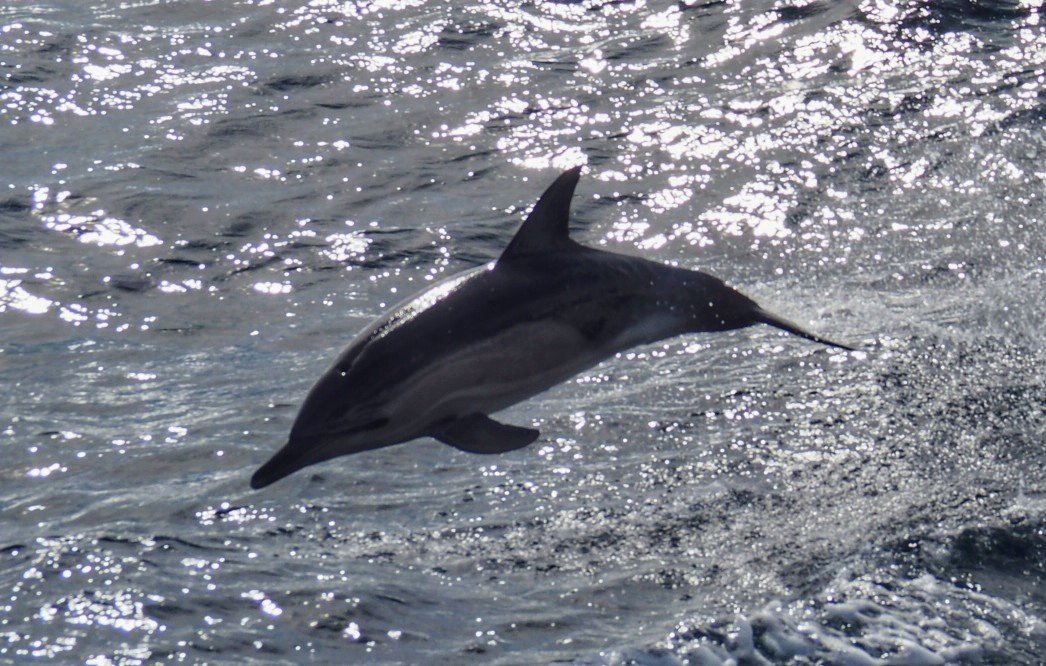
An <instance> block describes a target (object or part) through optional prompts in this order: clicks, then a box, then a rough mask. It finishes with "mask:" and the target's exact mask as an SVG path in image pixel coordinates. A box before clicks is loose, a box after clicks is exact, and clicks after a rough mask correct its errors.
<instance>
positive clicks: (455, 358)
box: [386, 320, 606, 425]
mask: <svg viewBox="0 0 1046 666" xmlns="http://www.w3.org/2000/svg"><path fill="white" fill-rule="evenodd" d="M605 356H606V354H603V353H600V352H599V350H596V349H594V348H593V347H592V346H591V345H590V343H589V341H588V340H587V339H586V338H585V337H584V336H583V335H582V334H581V332H579V331H578V330H577V329H576V328H574V327H573V326H570V325H569V324H566V323H563V322H561V321H556V320H545V321H537V322H527V323H520V324H517V325H515V326H512V327H510V328H508V329H506V330H504V331H502V332H500V333H499V334H497V335H495V336H492V337H489V338H485V339H482V340H477V341H475V342H474V343H472V344H469V345H466V346H462V347H461V348H458V349H454V350H452V351H450V352H449V353H447V354H445V355H443V356H440V357H438V358H433V359H429V360H428V362H426V363H425V364H424V365H423V366H421V367H419V368H418V370H417V372H415V373H412V374H411V375H410V376H409V377H407V378H406V379H405V381H403V382H402V383H401V385H400V386H398V387H395V388H394V389H393V390H392V391H390V400H389V402H388V403H387V406H386V407H387V409H388V410H389V411H390V413H391V414H395V415H411V417H412V418H411V420H412V421H415V422H424V423H425V425H428V424H431V423H434V422H437V421H440V420H442V419H446V418H448V417H454V416H460V415H464V414H470V413H476V412H479V413H483V414H490V413H492V412H496V411H499V410H501V409H504V408H506V407H508V406H509V405H512V404H515V403H517V402H519V401H521V400H524V399H526V398H529V397H530V396H533V395H535V394H537V393H540V392H542V391H544V390H546V389H548V388H550V387H552V386H554V385H556V384H558V383H559V382H562V381H563V380H565V379H567V378H569V377H571V376H573V375H575V374H577V373H578V372H581V371H582V370H584V369H586V368H589V367H591V366H593V365H595V364H596V363H598V362H599V361H600V360H601V359H602V358H604V357H605ZM392 388H393V387H390V389H392ZM397 389H398V390H397ZM392 418H393V419H395V418H396V416H393V417H392Z"/></svg>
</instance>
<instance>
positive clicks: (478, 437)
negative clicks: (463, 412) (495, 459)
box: [432, 414, 541, 453]
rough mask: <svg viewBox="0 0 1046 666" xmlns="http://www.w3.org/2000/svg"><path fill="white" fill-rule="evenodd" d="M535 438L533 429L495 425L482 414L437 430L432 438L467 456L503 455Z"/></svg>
mask: <svg viewBox="0 0 1046 666" xmlns="http://www.w3.org/2000/svg"><path fill="white" fill-rule="evenodd" d="M539 434H541V433H540V432H539V431H537V430H535V429H534V428H523V427H521V426H514V425H508V424H506V423H498V422H497V421H495V420H494V419H492V418H490V417H489V416H487V415H486V414H469V415H468V416H463V417H461V418H460V419H454V420H453V421H450V422H449V423H446V424H444V425H442V426H440V427H439V428H437V429H436V431H435V432H434V433H433V434H432V436H433V437H435V438H436V439H438V440H439V441H441V442H443V443H444V444H450V445H451V446H453V447H454V448H456V449H461V450H462V451H468V452H469V453H505V452H507V451H515V450H516V449H521V448H523V447H524V446H526V445H527V444H530V443H531V442H533V441H534V440H535V439H537V438H538V435H539Z"/></svg>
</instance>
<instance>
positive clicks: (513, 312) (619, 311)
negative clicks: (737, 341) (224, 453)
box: [251, 167, 851, 488]
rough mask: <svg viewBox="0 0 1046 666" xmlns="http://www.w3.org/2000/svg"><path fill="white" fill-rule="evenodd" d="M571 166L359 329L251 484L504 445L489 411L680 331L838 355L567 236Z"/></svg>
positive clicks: (751, 305) (735, 296)
mask: <svg viewBox="0 0 1046 666" xmlns="http://www.w3.org/2000/svg"><path fill="white" fill-rule="evenodd" d="M580 173H581V171H580V167H579V168H575V169H571V170H570V171H567V172H566V173H564V174H562V175H561V176H560V177H559V178H557V179H556V181H555V182H554V183H552V185H551V186H550V187H549V188H548V190H547V191H546V192H545V193H544V194H543V195H542V196H541V199H540V200H538V202H537V204H536V205H535V206H534V210H532V211H531V213H530V215H529V216H528V217H527V219H526V221H525V222H524V223H523V226H522V227H520V229H519V232H517V233H516V236H515V237H514V238H513V239H512V241H511V242H510V243H509V245H508V247H507V248H506V249H505V251H504V252H503V253H502V255H501V257H500V258H498V260H497V261H496V262H492V263H490V264H487V265H486V266H481V267H479V268H475V269H472V270H469V271H465V272H464V273H460V274H458V275H456V276H454V277H451V278H448V279H447V280H444V281H442V282H440V283H437V284H435V285H433V286H432V287H430V288H429V289H427V290H425V291H423V292H422V293H420V294H418V295H417V296H414V297H413V298H411V299H409V300H407V301H405V302H403V303H401V304H400V305H397V306H396V307H394V308H393V309H392V310H390V311H389V312H388V313H386V314H385V315H384V316H382V317H381V318H380V319H378V320H377V321H375V322H374V323H373V324H371V325H370V326H369V327H368V328H367V329H365V330H364V331H363V332H362V333H360V334H359V335H358V336H357V337H356V339H355V341H353V343H352V344H351V345H349V347H348V349H346V350H345V351H344V352H342V354H341V356H339V357H338V359H337V361H335V363H334V366H333V367H332V368H331V369H330V370H328V371H327V373H326V374H325V375H323V377H321V378H320V381H319V382H317V383H316V385H315V386H314V387H313V388H312V390H311V391H310V392H309V395H308V397H306V398H305V403H304V404H303V405H302V407H301V411H300V412H299V413H298V418H297V419H296V420H295V422H294V426H293V427H292V428H291V434H290V437H289V441H288V442H287V444H286V445H285V446H284V447H283V448H282V449H280V450H279V451H278V452H277V453H276V455H274V456H273V457H272V459H271V460H269V462H267V463H265V464H264V465H262V467H261V468H260V469H259V470H258V471H257V472H256V473H255V474H254V476H253V477H252V478H251V487H252V488H262V487H264V486H267V485H269V484H270V483H273V482H275V481H278V480H280V479H282V478H283V477H285V476H287V475H288V474H292V473H293V472H295V471H297V470H299V469H301V468H303V467H306V466H307V465H312V464H315V463H318V462H321V461H324V460H329V459H331V458H334V457H336V456H344V455H348V454H350V453H359V452H361V451H369V450H371V449H379V448H382V447H385V446H392V445H393V444H399V443H402V442H406V441H409V440H412V439H416V438H418V437H425V436H429V437H434V438H436V439H438V440H440V441H441V442H444V443H446V444H449V445H451V446H453V447H456V448H458V449H461V450H462V451H469V452H472V453H503V452H505V451H513V450H515V449H519V448H522V447H524V446H526V445H527V444H530V443H531V442H533V441H534V440H535V439H537V437H538V431H537V430H535V429H533V428H523V427H520V426H514V425H507V424H504V423H499V422H497V421H495V420H493V419H491V418H490V414H492V413H493V412H496V411H498V410H501V409H504V408H506V407H508V406H509V405H512V404H515V403H517V402H520V401H521V400H525V399H526V398H529V397H531V396H533V395H536V394H538V393H541V392H542V391H544V390H546V389H548V388H550V387H552V386H555V385H556V384H558V383H560V382H562V381H564V380H565V379H568V378H569V377H571V376H573V375H575V374H577V373H579V372H581V371H583V370H585V369H587V368H590V367H592V366H594V365H596V364H597V363H599V362H600V361H602V360H603V359H606V358H607V357H609V356H613V355H614V354H616V353H617V352H620V351H622V350H625V349H628V348H629V347H634V346H636V345H641V344H647V343H650V342H655V341H657V340H661V339H664V338H668V337H672V336H675V335H680V334H682V333H698V332H708V331H726V330H730V329H735V328H743V327H745V326H751V325H752V324H769V325H771V326H776V327H777V328H780V329H784V330H786V331H788V332H789V333H794V334H796V335H799V336H802V337H804V338H806V339H808V340H813V341H815V342H820V343H823V344H826V345H832V346H833V347H840V348H842V349H851V348H850V347H847V346H845V345H841V344H838V343H835V342H831V341H829V340H825V339H824V338H821V337H819V336H817V335H814V334H813V333H808V332H807V331H804V330H803V329H801V328H799V327H798V326H796V325H795V324H793V323H791V322H789V321H787V320H785V319H782V318H780V317H778V316H777V315H774V314H770V313H769V312H767V311H766V310H763V309H762V308H761V307H759V305H757V304H756V303H755V302H754V301H752V300H751V299H750V298H748V297H747V296H745V295H743V294H741V293H739V292H737V291H734V290H733V289H731V288H730V287H728V286H726V285H725V284H723V282H722V281H721V280H719V279H718V278H715V277H712V276H711V275H707V274H705V273H700V272H698V271H691V270H686V269H682V268H675V267H673V266H667V265H664V264H660V263H655V262H652V261H647V260H646V259H641V258H638V257H630V256H625V255H621V254H615V253H613V252H605V251H602V250H596V249H593V248H590V247H585V246H583V245H579V244H578V243H576V242H574V241H573V240H571V239H570V237H569V236H568V233H567V222H568V217H569V214H570V200H571V198H572V197H573V194H574V187H575V186H576V185H577V182H578V178H579V176H580Z"/></svg>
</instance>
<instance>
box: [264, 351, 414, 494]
mask: <svg viewBox="0 0 1046 666" xmlns="http://www.w3.org/2000/svg"><path fill="white" fill-rule="evenodd" d="M347 384H348V382H347V381H346V377H345V374H344V373H343V372H342V370H341V369H340V366H339V365H338V364H335V366H334V367H333V368H331V369H330V370H329V371H328V372H327V374H326V375H324V376H323V378H321V379H320V381H319V382H317V383H316V385H315V386H314V387H313V388H312V390H311V391H310V392H309V395H308V396H307V397H306V398H305V402H304V403H302V406H301V409H300V410H299V411H298V416H297V418H296V419H295V420H294V425H293V426H292V427H291V434H290V437H289V438H288V441H287V443H286V444H285V445H284V446H283V448H281V449H280V450H279V451H277V452H276V454H275V455H274V456H273V457H272V458H271V459H269V461H268V462H266V463H265V464H264V465H263V466H262V467H261V468H259V469H258V471H257V472H256V473H255V474H254V476H253V477H251V487H252V488H263V487H265V486H267V485H269V484H271V483H274V482H276V481H279V480H280V479H282V478H283V477H285V476H288V475H290V474H293V473H294V472H296V471H298V470H300V469H301V468H303V467H307V466H309V465H314V464H316V463H320V462H323V461H325V460H330V459H331V458H336V457H338V456H342V455H346V454H349V453H357V452H359V451H367V450H370V449H377V448H381V447H383V446H388V445H389V444H391V443H393V442H395V441H396V439H395V436H394V435H393V433H390V432H389V431H390V423H389V418H388V417H387V416H386V415H385V414H384V413H383V412H382V411H381V410H380V409H379V408H376V407H374V405H373V403H374V401H359V402H357V401H354V400H351V399H349V398H350V396H349V389H348V386H347Z"/></svg>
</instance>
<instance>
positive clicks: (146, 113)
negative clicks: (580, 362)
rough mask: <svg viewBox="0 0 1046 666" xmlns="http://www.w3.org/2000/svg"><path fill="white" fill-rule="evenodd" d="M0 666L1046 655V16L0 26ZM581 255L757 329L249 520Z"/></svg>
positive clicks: (45, 16) (896, 9) (583, 383)
mask: <svg viewBox="0 0 1046 666" xmlns="http://www.w3.org/2000/svg"><path fill="white" fill-rule="evenodd" d="M0 26H2V27H0V72H2V79H0V81H2V83H0V151H2V156H3V161H2V164H0V187H2V188H3V189H2V190H0V325H2V327H3V328H2V335H0V379H2V381H3V384H4V386H5V387H6V390H5V391H4V392H3V399H2V402H0V405H2V407H0V446H2V451H3V455H4V460H5V465H4V469H3V471H2V472H0V479H2V482H0V502H2V504H0V507H2V508H0V511H2V513H0V521H2V522H0V588H2V590H0V592H2V593H0V661H8V660H15V661H21V660H29V659H30V658H54V659H55V660H58V661H65V662H71V661H90V663H96V664H102V663H138V662H146V661H150V662H152V661H162V660H168V659H169V660H176V661H184V662H189V663H195V662H205V661H225V660H232V659H236V660H242V659H248V658H255V659H259V660H273V661H282V662H299V661H304V660H315V661H339V662H351V661H359V660H365V659H366V660H372V661H375V662H401V663H417V662H433V661H435V662H443V663H447V662H460V661H462V660H464V659H466V658H468V659H483V660H488V661H492V662H499V663H540V662H547V661H552V660H565V661H578V662H583V663H603V662H610V663H630V662H639V663H675V662H682V661H684V660H687V659H689V660H690V662H691V663H720V662H721V661H723V660H726V659H728V658H733V659H739V660H742V661H744V660H748V661H744V663H765V662H767V661H770V662H789V661H791V662H797V663H815V662H826V663H841V662H847V663H854V664H863V663H902V662H903V663H911V664H915V663H921V664H935V663H944V662H949V663H951V662H966V661H969V662H986V663H1014V662H1018V663H1035V662H1036V661H1037V660H1038V659H1041V655H1042V654H1043V651H1044V644H1046V624H1044V619H1043V617H1044V612H1046V585H1044V576H1046V472H1044V470H1046V465H1044V462H1046V455H1044V452H1043V440H1044V438H1043V435H1044V431H1046V428H1044V419H1043V405H1044V404H1046V389H1044V376H1043V367H1044V363H1043V361H1044V358H1043V357H1044V354H1043V315H1044V305H1043V298H1042V291H1043V289H1042V288H1043V282H1044V276H1043V273H1044V266H1046V261H1044V256H1046V252H1044V250H1046V240H1044V234H1043V231H1042V223H1043V221H1042V218H1043V211H1044V208H1043V196H1044V194H1046V188H1044V175H1046V172H1044V170H1043V166H1042V165H1043V157H1044V155H1046V141H1044V138H1043V132H1042V129H1043V120H1044V111H1043V108H1044V107H1043V102H1042V99H1043V91H1044V86H1043V79H1044V75H1046V74H1044V68H1046V55H1044V54H1046V36H1044V32H1043V23H1042V9H1041V7H1040V6H1039V3H1033V2H1023V1H1022V2H1008V1H1004V0H992V1H989V0H980V1H973V0H967V1H957V0H956V1H949V2H929V1H926V2H895V3H891V2H802V1H800V2H795V3H789V2H785V1H778V2H769V1H765V2H763V1H761V2H755V1H753V2H736V1H730V2H723V1H716V0H710V1H708V2H690V1H683V2H652V1H651V2H632V3H620V2H595V1H589V2H584V3H552V2H534V3H522V4H521V3H515V2H502V1H498V0H487V1H486V2H472V3H462V4H458V5H456V6H455V7H454V8H453V9H451V8H448V3H431V2H430V3H426V2H422V1H418V0H415V1H410V0H403V1H399V2H397V1H394V0H388V1H375V2H333V1H325V0H313V1H312V2H276V3H273V2H266V1H262V0H259V1H254V2H251V1H243V2H237V3H208V2H180V3H153V2H126V1H124V2H116V1H114V0H96V1H94V2H92V3H82V2H68V1H67V2H60V1H55V2H39V1H34V2H28V1H23V2H16V3H14V4H8V5H6V6H5V7H4V8H0ZM578 163H584V164H586V165H587V167H586V171H585V175H584V177H583V180H582V182H581V185H580V187H579V191H578V199H577V201H576V203H575V211H576V216H575V223H574V229H575V232H574V233H575V236H576V237H577V238H578V239H579V240H582V241H584V242H586V243H589V244H593V245H601V246H605V247H607V248H611V249H617V250H621V251H627V252H635V253H640V254H642V255H644V256H647V257H651V258H656V259H659V260H662V261H671V262H678V263H679V264H680V265H684V266H688V267H695V268H697V267H700V268H702V269H705V270H709V271H710V272H713V273H715V274H717V275H719V276H721V277H722V278H724V279H726V280H727V281H728V282H730V283H732V284H734V285H736V286H738V287H740V288H741V289H742V290H744V291H746V292H747V293H750V294H752V295H754V296H756V297H757V298H759V299H761V300H762V301H764V302H765V303H766V304H767V305H768V306H770V307H772V308H773V309H775V310H777V311H779V312H782V313H783V314H786V315H788V316H791V317H794V318H796V319H799V320H801V321H804V322H806V323H808V324H810V325H811V327H812V328H814V329H816V330H817V331H819V332H822V333H824V334H826V335H828V336H829V337H834V338H838V339H840V340H843V341H849V342H858V343H860V344H862V345H863V346H865V347H866V349H867V350H868V353H867V354H863V355H861V354H858V355H847V354H840V353H837V352H834V351H832V350H828V349H826V348H823V347H820V346H817V345H814V344H811V343H808V342H805V341H802V340H799V339H795V338H788V337H786V336H784V335H783V334H780V333H778V332H775V331H773V330H770V329H767V328H765V327H764V328H758V329H749V330H745V331H740V332H736V333H731V334H725V335H715V336H712V335H708V336H689V337H685V338H680V339H676V340H672V341H670V342H668V343H667V344H663V345H657V346H655V347H649V348H640V349H637V350H634V352H632V353H627V354H623V355H621V356H619V357H618V358H615V359H613V360H611V361H608V362H606V363H604V364H602V365H601V366H599V367H597V368H596V369H594V370H593V371H591V372H589V373H587V374H585V375H583V376H581V377H579V378H577V380H576V381H572V382H569V383H567V384H565V385H563V386H560V387H557V388H556V389H554V390H552V391H550V392H548V393H546V394H544V395H542V396H539V397H538V398H536V399H533V400H530V401H528V402H526V403H523V404H521V405H518V406H516V407H514V408H512V409H511V410H509V412H508V413H506V417H505V418H506V420H507V421H509V422H514V423H522V424H535V425H537V426H539V427H540V428H541V429H542V432H543V437H542V439H541V440H539V441H538V442H537V443H535V444H534V445H532V446H530V447H528V448H526V449H523V450H521V451H518V452H515V453H511V454H507V455H503V456H500V457H496V458H490V457H480V456H471V455H468V454H464V453H460V452H458V451H455V450H453V449H451V448H449V447H446V446H441V445H438V444H436V443H435V442H432V441H424V442H416V443H413V444H410V445H406V446H400V447H393V448H391V449H386V450H383V451H378V452H372V453H367V454H363V455H359V456H354V457H350V458H343V459H339V460H336V461H332V462H330V463H327V464H324V465H322V466H318V467H314V468H310V469H309V470H306V471H304V472H302V473H299V474H297V475H295V476H293V477H291V478H289V479H287V480H285V481H283V482H281V483H279V484H277V485H274V486H272V487H270V488H266V489H265V490H264V491H260V492H252V491H250V490H249V489H248V485H247V484H248V479H249V476H250V474H251V472H252V471H253V470H254V469H255V468H256V467H257V466H258V465H259V464H260V463H261V462H263V461H264V460H265V459H266V458H267V457H268V456H269V455H270V454H271V453H272V452H273V451H274V450H275V449H276V447H277V446H279V445H280V444H281V443H282V441H283V438H284V437H285V435H286V433H287V431H288V429H289V427H290V422H291V420H292V419H293V416H294V413H295V410H296V408H297V405H298V404H299V402H300V400H301V399H302V398H303V396H304V394H305V392H306V391H307V390H308V388H309V386H310V385H311V383H312V381H313V380H314V379H315V378H316V377H318V375H319V374H320V373H321V372H322V371H323V370H324V369H325V367H326V365H327V363H328V362H330V361H331V360H332V359H333V357H334V355H335V354H336V353H337V351H338V350H339V349H340V348H341V347H342V346H343V345H344V344H346V343H347V342H348V341H349V340H350V339H351V338H352V336H353V334H354V333H355V332H357V331H358V330H360V329H361V328H362V327H363V326H364V325H365V324H366V322H367V321H369V320H370V319H371V318H372V317H374V316H376V315H377V314H379V313H380V312H381V311H382V310H383V309H384V308H385V307H386V306H387V305H388V304H389V303H391V302H394V301H398V300H400V299H401V298H402V297H403V296H404V295H406V294H409V293H410V292H412V291H413V290H416V289H418V288H420V287H421V286H422V285H424V284H426V283H427V281H428V280H430V279H433V278H434V277H435V276H438V275H440V274H443V273H451V272H454V271H457V270H460V269H463V268H467V267H469V266H473V265H477V264H479V263H482V262H485V261H489V260H490V259H491V258H494V257H496V256H497V254H498V252H499V251H500V249H501V248H502V247H503V246H504V245H505V244H506V243H507V241H508V239H509V238H510V237H511V234H512V233H513V231H514V229H515V227H516V225H517V224H518V222H519V221H520V220H521V218H522V215H523V214H524V213H525V211H526V209H527V208H528V207H529V206H530V205H531V204H532V203H533V202H534V200H535V199H536V197H537V196H538V194H540V192H541V191H542V189H543V188H544V187H545V185H546V184H547V183H548V182H550V181H551V179H552V178H553V177H554V176H555V174H556V173H557V172H558V170H559V169H562V168H566V167H568V166H572V165H574V164H578Z"/></svg>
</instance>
